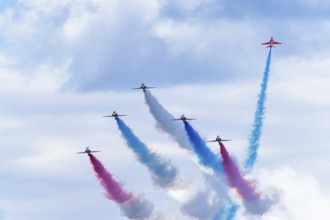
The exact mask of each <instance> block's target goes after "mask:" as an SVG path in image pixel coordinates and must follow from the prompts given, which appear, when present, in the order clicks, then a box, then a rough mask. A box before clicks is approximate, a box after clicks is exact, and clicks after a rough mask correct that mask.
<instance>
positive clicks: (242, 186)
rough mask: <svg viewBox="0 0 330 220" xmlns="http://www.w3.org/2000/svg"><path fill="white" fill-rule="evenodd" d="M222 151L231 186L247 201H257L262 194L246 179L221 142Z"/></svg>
mask: <svg viewBox="0 0 330 220" xmlns="http://www.w3.org/2000/svg"><path fill="white" fill-rule="evenodd" d="M220 153H221V156H222V165H223V168H224V170H225V173H226V175H227V178H228V182H229V185H230V187H232V188H235V189H236V190H237V192H238V194H239V195H240V196H241V197H242V198H243V200H244V201H245V202H255V201H258V200H260V195H259V194H258V193H257V192H256V190H255V188H254V186H253V185H252V184H251V183H250V182H249V181H248V180H246V179H244V178H243V177H242V175H241V173H240V171H239V170H238V167H237V166H236V164H235V162H234V161H233V160H232V159H231V157H230V156H229V154H228V151H227V150H226V148H225V146H224V145H223V144H222V143H221V142H220Z"/></svg>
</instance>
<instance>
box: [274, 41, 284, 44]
mask: <svg viewBox="0 0 330 220" xmlns="http://www.w3.org/2000/svg"><path fill="white" fill-rule="evenodd" d="M273 44H282V43H281V42H277V41H274V42H273Z"/></svg>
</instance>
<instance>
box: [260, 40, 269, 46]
mask: <svg viewBox="0 0 330 220" xmlns="http://www.w3.org/2000/svg"><path fill="white" fill-rule="evenodd" d="M268 44H271V42H270V41H268V42H265V43H262V44H261V45H268Z"/></svg>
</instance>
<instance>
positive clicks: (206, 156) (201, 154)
mask: <svg viewBox="0 0 330 220" xmlns="http://www.w3.org/2000/svg"><path fill="white" fill-rule="evenodd" d="M183 123H184V128H185V130H186V132H187V135H188V137H189V140H190V142H191V145H192V148H193V150H194V152H195V154H196V155H197V157H198V160H199V163H200V164H202V165H203V166H205V167H209V168H211V169H212V170H213V171H214V172H215V173H218V174H222V173H223V167H222V166H221V160H220V158H219V157H218V156H217V155H215V154H214V153H213V152H212V151H211V150H210V149H209V148H208V147H207V146H206V144H205V141H204V140H203V139H202V138H201V136H200V135H199V134H198V132H197V131H196V130H194V129H193V128H192V127H191V125H190V124H189V123H188V122H187V121H183Z"/></svg>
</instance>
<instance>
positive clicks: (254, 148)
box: [245, 48, 272, 171]
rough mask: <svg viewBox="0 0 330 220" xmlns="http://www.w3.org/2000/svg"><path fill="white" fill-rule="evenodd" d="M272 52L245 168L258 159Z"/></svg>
mask: <svg viewBox="0 0 330 220" xmlns="http://www.w3.org/2000/svg"><path fill="white" fill-rule="evenodd" d="M271 54H272V49H271V48H270V49H269V53H268V57H267V62H266V68H265V72H264V76H263V80H262V83H261V85H260V93H259V98H258V103H257V109H256V112H255V114H254V123H253V129H252V132H251V134H250V139H249V148H248V157H247V159H246V161H245V168H246V169H247V170H248V171H250V170H252V168H253V166H254V164H255V162H256V160H257V153H258V148H259V141H260V137H261V133H262V126H263V118H264V113H265V101H266V91H267V85H268V78H269V69H270V61H271Z"/></svg>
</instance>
